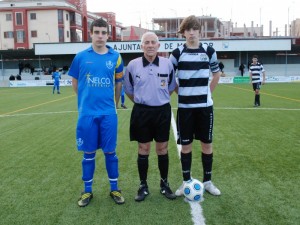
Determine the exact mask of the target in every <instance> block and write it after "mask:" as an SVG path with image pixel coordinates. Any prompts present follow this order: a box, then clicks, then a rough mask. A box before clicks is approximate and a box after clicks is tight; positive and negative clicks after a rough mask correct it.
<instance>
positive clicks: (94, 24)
mask: <svg viewBox="0 0 300 225" xmlns="http://www.w3.org/2000/svg"><path fill="white" fill-rule="evenodd" d="M94 27H106V28H107V32H108V23H107V22H106V21H105V20H104V19H102V18H100V19H96V20H94V21H93V22H92V24H91V26H90V31H91V33H93V31H94Z"/></svg>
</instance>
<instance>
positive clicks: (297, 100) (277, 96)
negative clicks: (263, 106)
mask: <svg viewBox="0 0 300 225" xmlns="http://www.w3.org/2000/svg"><path fill="white" fill-rule="evenodd" d="M228 87H231V88H235V89H239V90H243V91H248V92H253V91H251V90H249V89H245V88H240V87H233V86H228ZM260 93H262V94H264V95H269V96H272V97H276V98H282V99H286V100H290V101H295V102H300V99H295V98H288V97H284V96H280V95H274V94H269V93H266V92H263V91H261V92H260Z"/></svg>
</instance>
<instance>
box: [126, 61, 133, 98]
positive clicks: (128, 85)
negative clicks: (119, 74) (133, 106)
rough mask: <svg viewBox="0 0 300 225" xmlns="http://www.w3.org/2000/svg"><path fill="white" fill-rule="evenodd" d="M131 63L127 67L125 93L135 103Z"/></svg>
mask: <svg viewBox="0 0 300 225" xmlns="http://www.w3.org/2000/svg"><path fill="white" fill-rule="evenodd" d="M130 71H131V61H130V62H129V64H128V65H127V68H126V70H125V75H124V91H125V94H126V96H127V97H128V98H129V99H130V101H132V102H133V103H134V88H133V85H134V84H133V82H134V81H133V76H132V74H131V72H130Z"/></svg>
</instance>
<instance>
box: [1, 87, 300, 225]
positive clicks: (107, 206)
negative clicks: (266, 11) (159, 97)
mask: <svg viewBox="0 0 300 225" xmlns="http://www.w3.org/2000/svg"><path fill="white" fill-rule="evenodd" d="M61 92H62V94H61V95H57V94H54V95H53V94H52V87H50V86H49V87H34V88H0V152H1V172H0V175H1V183H0V188H1V196H0V202H1V207H0V211H1V212H0V214H1V222H0V224H1V225H2V224H3V225H8V224H14V225H27V224H28V225H94V224H95V225H96V224H97V225H99V224H109V225H110V224H112V225H113V224H125V225H135V224H137V225H139V224H142V225H148V224H149V225H152V224H153V225H156V224H157V225H165V224H166V225H170V224H172V225H173V224H175V225H181V224H183V225H192V224H195V223H194V222H193V221H192V215H191V207H190V205H189V204H188V203H185V202H184V201H183V198H177V199H176V200H174V201H171V200H168V199H166V198H165V197H164V196H162V195H161V194H160V193H159V190H160V187H159V171H158V168H157V157H156V154H155V151H154V149H152V152H151V155H150V159H149V160H150V161H149V172H148V184H149V191H150V195H149V196H148V197H147V198H146V200H145V201H144V202H141V203H137V202H135V201H134V196H135V194H136V191H137V189H138V186H139V178H138V172H137V166H136V159H137V143H136V142H130V141H129V134H128V131H129V118H130V113H131V108H132V104H131V103H130V102H129V100H128V99H126V105H127V107H128V110H124V109H120V110H119V111H118V116H119V133H118V147H117V152H118V157H119V168H120V177H119V187H120V188H121V189H122V193H123V194H124V197H125V200H126V203H125V204H124V205H116V204H115V203H114V202H113V201H112V199H111V198H110V197H109V183H108V179H107V174H106V170H105V165H104V157H103V154H102V152H98V154H97V163H96V171H95V179H94V186H93V187H94V188H93V192H94V198H93V200H92V202H91V204H90V205H89V206H87V207H85V208H80V207H78V206H77V199H78V197H79V194H80V192H81V190H82V188H83V184H82V181H81V158H82V155H81V154H80V153H79V152H78V151H77V150H76V145H75V127H76V121H77V108H76V97H75V95H74V93H73V90H72V88H71V87H61ZM176 97H177V96H176V95H175V94H173V95H172V107H173V112H174V115H176V107H177V105H176ZM213 98H214V102H215V108H214V109H215V127H214V165H213V167H214V168H213V181H214V183H215V184H216V185H217V186H218V188H220V190H221V192H222V195H221V196H220V197H214V196H211V195H209V194H208V193H205V194H204V197H205V201H204V202H202V203H201V207H202V210H203V216H204V218H205V223H206V224H208V225H212V224H216V225H219V224H220V225H227V224H228V225H232V224H234V225H235V224H241V225H244V224H257V225H268V224H270V225H274V224H280V225H281V224H282V225H286V224H294V225H296V224H299V221H300V216H299V215H300V214H299V212H300V201H299V199H300V191H299V188H300V83H285V84H266V85H264V86H263V87H262V90H261V107H260V108H253V101H254V93H253V91H252V86H250V84H241V85H232V84H220V85H219V86H218V87H217V89H216V91H215V92H214V95H213ZM99 153H100V154H99ZM169 156H170V169H169V182H170V186H171V188H172V189H173V191H175V190H176V188H177V187H178V186H179V185H180V184H181V183H182V176H181V165H180V161H179V158H178V152H177V145H176V142H175V139H174V135H173V131H172V130H171V131H170V142H169ZM192 176H193V177H195V178H198V179H200V180H201V179H202V166H201V152H200V146H199V143H198V142H195V144H194V148H193V164H192Z"/></svg>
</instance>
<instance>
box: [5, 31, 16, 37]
mask: <svg viewBox="0 0 300 225" xmlns="http://www.w3.org/2000/svg"><path fill="white" fill-rule="evenodd" d="M4 38H14V32H13V31H6V32H4Z"/></svg>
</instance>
